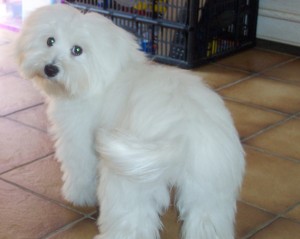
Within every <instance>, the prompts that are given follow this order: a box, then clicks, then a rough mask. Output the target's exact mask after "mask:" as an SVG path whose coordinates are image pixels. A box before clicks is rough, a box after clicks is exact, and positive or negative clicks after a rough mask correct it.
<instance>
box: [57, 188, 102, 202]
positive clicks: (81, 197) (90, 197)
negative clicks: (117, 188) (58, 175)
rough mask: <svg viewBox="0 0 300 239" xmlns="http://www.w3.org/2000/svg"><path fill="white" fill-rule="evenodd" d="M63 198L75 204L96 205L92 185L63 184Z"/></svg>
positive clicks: (94, 190)
mask: <svg viewBox="0 0 300 239" xmlns="http://www.w3.org/2000/svg"><path fill="white" fill-rule="evenodd" d="M62 194H63V196H64V198H65V199H66V200H67V201H69V202H71V203H72V204H74V205H75V206H82V207H85V206H97V205H98V200H97V195H96V188H95V187H92V186H87V187H79V186H78V185H72V186H70V185H67V184H64V186H63V188H62Z"/></svg>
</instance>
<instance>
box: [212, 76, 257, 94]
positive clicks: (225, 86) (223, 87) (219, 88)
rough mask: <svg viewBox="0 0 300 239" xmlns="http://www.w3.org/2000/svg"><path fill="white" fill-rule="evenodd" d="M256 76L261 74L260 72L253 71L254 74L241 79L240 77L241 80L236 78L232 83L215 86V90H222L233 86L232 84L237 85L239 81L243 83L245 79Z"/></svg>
mask: <svg viewBox="0 0 300 239" xmlns="http://www.w3.org/2000/svg"><path fill="white" fill-rule="evenodd" d="M256 76H259V73H253V74H251V75H248V76H245V77H243V78H241V79H239V80H236V81H234V82H231V83H228V84H225V85H222V86H220V87H217V88H215V91H220V90H223V89H226V88H229V87H231V86H234V85H237V84H239V83H241V82H244V81H246V80H249V79H251V78H254V77H256Z"/></svg>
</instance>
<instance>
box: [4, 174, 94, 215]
mask: <svg viewBox="0 0 300 239" xmlns="http://www.w3.org/2000/svg"><path fill="white" fill-rule="evenodd" d="M0 180H2V181H4V182H6V183H8V184H11V185H13V186H15V187H17V188H19V189H21V190H23V191H25V192H27V193H30V194H32V195H34V196H36V197H38V198H40V199H43V200H46V201H47V202H51V203H53V204H56V205H57V206H60V207H62V208H64V209H67V210H69V211H72V212H74V213H77V214H80V215H82V216H84V218H91V216H90V214H91V213H89V214H85V213H84V212H81V211H79V210H77V209H76V208H73V207H70V206H68V205H66V204H64V203H63V202H60V201H57V200H55V199H52V198H49V197H47V196H45V195H43V194H40V193H37V192H35V191H32V190H31V189H28V188H26V187H24V186H22V185H19V184H17V183H14V182H12V181H9V180H7V179H4V178H2V177H0ZM93 213H96V211H95V212H93Z"/></svg>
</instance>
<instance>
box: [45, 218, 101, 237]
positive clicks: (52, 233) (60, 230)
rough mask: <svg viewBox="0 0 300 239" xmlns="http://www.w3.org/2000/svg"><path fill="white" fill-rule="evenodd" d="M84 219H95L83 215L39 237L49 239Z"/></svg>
mask: <svg viewBox="0 0 300 239" xmlns="http://www.w3.org/2000/svg"><path fill="white" fill-rule="evenodd" d="M86 219H91V220H94V221H96V220H95V219H94V218H90V217H85V216H84V217H82V218H79V219H77V220H75V221H73V222H70V223H68V224H66V225H64V226H62V227H60V228H58V229H56V230H55V231H52V232H50V233H48V234H47V235H45V236H43V237H41V238H40V239H51V238H52V237H53V236H56V235H59V234H60V233H62V232H64V231H67V230H69V229H71V228H72V227H73V226H75V225H76V224H78V223H80V222H82V221H84V220H86ZM95 223H96V222H95Z"/></svg>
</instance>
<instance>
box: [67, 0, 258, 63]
mask: <svg viewBox="0 0 300 239" xmlns="http://www.w3.org/2000/svg"><path fill="white" fill-rule="evenodd" d="M64 2H65V3H68V4H71V5H73V6H74V7H77V8H79V9H82V10H83V11H95V12H98V13H101V14H104V15H106V16H108V17H109V18H111V19H112V20H113V21H114V22H115V23H116V24H117V25H118V26H121V27H122V28H124V29H126V30H127V31H130V32H131V33H133V34H135V35H136V36H137V39H138V41H139V44H140V47H141V50H143V51H145V52H146V53H147V54H148V55H149V57H151V58H153V59H154V60H155V61H158V62H162V63H166V64H171V65H176V66H179V67H183V68H193V67H196V66H199V65H202V64H205V63H207V62H210V61H212V60H214V59H218V58H220V57H224V56H227V55H229V54H232V53H235V52H237V51H240V50H244V49H248V48H250V47H253V46H254V45H255V40H256V24H257V12H258V0H69V1H64Z"/></svg>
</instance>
